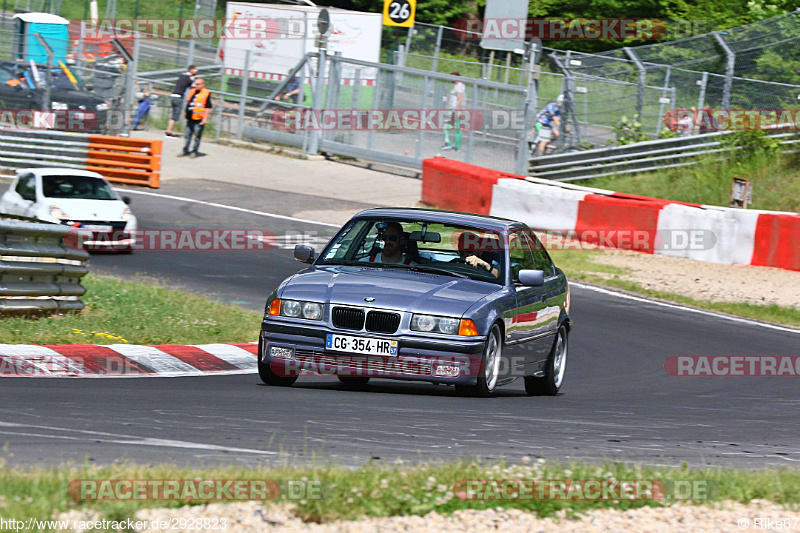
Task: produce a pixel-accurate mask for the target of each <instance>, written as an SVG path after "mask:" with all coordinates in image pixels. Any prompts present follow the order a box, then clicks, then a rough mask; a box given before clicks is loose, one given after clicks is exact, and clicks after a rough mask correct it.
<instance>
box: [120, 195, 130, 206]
mask: <svg viewBox="0 0 800 533" xmlns="http://www.w3.org/2000/svg"><path fill="white" fill-rule="evenodd" d="M122 201H123V202H125V204H127V205H131V197H130V196H123V197H122Z"/></svg>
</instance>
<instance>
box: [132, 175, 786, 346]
mask: <svg viewBox="0 0 800 533" xmlns="http://www.w3.org/2000/svg"><path fill="white" fill-rule="evenodd" d="M124 190H125V191H127V192H131V193H134V194H144V195H147V196H157V197H162V198H169V199H171V200H180V201H183V202H189V203H194V204H201V205H209V206H212V207H220V208H222V209H231V210H233V211H240V212H243V213H250V214H253V215H261V216H265V217H272V218H280V219H283V220H292V221H295V222H303V223H305V224H316V225H319V226H329V227H332V228H339V227H341V225H340V224H328V223H327V222H317V221H315V220H307V219H305V218H295V217H287V216H285V215H276V214H275V213H265V212H263V211H254V210H252V209H245V208H243V207H233V206H230V205H223V204H216V203H213V202H204V201H202V200H194V199H192V198H183V197H181V196H171V195H168V194H158V193H154V192H146V191H136V190H131V189H124ZM570 285H574V286H575V287H580V288H582V289H588V290H591V291H595V292H599V293H602V294H606V295H608V296H615V297H617V298H623V299H626V300H634V301H636V302H641V303H646V304H651V305H658V306H661V307H668V308H670V309H677V310H679V311H689V312H691V313H697V314H700V315H706V316H712V317H716V318H722V319H725V320H730V321H733V322H740V323H744V324H751V325H754V326H761V327H765V328H768V329H774V330H777V331H786V332H789V333H800V330H797V329H794V328H788V327H783V326H778V325H776V324H770V323H767V322H758V321H755V320H748V319H746V318H739V317H734V316H730V315H725V314H721V313H715V312H713V311H702V310H700V309H694V308H692V307H686V306H683V305H680V304H669V303H665V302H657V301H654V300H649V299H647V298H639V297H637V296H632V295H630V294H624V293H621V292H616V291H611V290H606V289H601V288H600V287H593V286H591V285H584V284H582V283H576V282H570Z"/></svg>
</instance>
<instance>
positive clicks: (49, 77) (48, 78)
mask: <svg viewBox="0 0 800 533" xmlns="http://www.w3.org/2000/svg"><path fill="white" fill-rule="evenodd" d="M33 36H34V37H36V40H37V41H39V45H40V46H41V47H42V48H44V51H45V53H46V54H47V71H46V72H45V78H44V79H45V82H44V100H43V101H42V107H43V109H42V111H50V87H51V86H52V83H53V49H52V48H50V45H49V44H47V41H46V40H45V39H44V37H42V34H41V33H34V34H33Z"/></svg>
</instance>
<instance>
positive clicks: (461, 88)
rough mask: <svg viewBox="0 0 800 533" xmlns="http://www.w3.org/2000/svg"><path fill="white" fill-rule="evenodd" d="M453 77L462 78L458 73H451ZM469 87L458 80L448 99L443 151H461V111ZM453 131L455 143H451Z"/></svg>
mask: <svg viewBox="0 0 800 533" xmlns="http://www.w3.org/2000/svg"><path fill="white" fill-rule="evenodd" d="M450 75H451V76H461V74H460V73H458V72H451V73H450ZM466 92H467V87H466V85H464V83H463V82H461V81H458V80H456V81H455V83H454V84H453V88H452V89H450V94H449V95H448V97H447V113H446V115H445V117H444V119H445V123H444V145H443V146H442V150H455V151H458V150H461V110H462V109H464V95H465V94H466ZM451 130H452V131H453V137H454V140H455V143H452V142H451V139H450V132H451Z"/></svg>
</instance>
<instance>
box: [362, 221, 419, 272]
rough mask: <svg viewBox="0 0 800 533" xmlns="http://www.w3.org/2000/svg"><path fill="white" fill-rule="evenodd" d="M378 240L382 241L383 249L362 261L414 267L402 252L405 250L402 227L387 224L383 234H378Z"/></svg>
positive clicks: (395, 223) (390, 223)
mask: <svg viewBox="0 0 800 533" xmlns="http://www.w3.org/2000/svg"><path fill="white" fill-rule="evenodd" d="M378 238H379V239H382V240H383V249H382V250H381V251H380V252H377V253H373V254H371V255H369V256H367V257H365V258H363V259H362V261H368V262H370V263H396V264H402V265H415V264H416V263H414V261H412V260H411V259H409V258H408V257H406V254H405V253H404V250H405V248H406V236H405V234H404V233H403V226H401V225H400V223H399V222H388V223H386V227H385V228H384V229H383V233H381V234H379V236H378Z"/></svg>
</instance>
